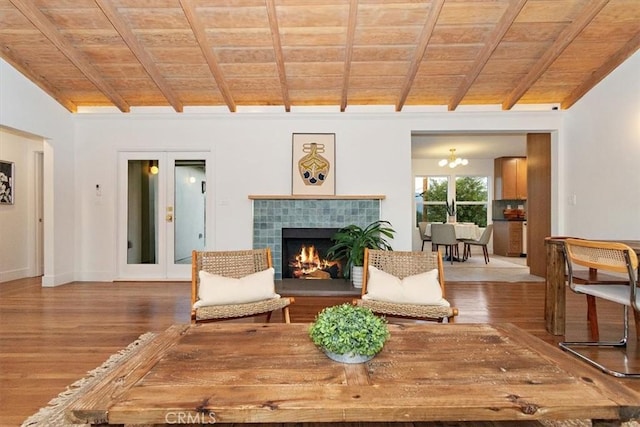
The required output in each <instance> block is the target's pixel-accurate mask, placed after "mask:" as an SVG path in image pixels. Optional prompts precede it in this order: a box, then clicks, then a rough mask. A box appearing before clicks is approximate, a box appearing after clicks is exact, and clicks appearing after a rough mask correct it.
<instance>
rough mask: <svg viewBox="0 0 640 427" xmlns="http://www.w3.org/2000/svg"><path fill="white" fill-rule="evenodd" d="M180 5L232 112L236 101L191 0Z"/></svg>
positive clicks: (181, 0)
mask: <svg viewBox="0 0 640 427" xmlns="http://www.w3.org/2000/svg"><path fill="white" fill-rule="evenodd" d="M180 6H182V10H183V12H184V15H185V16H186V17H187V21H189V25H190V26H191V30H192V31H193V34H194V35H195V37H196V41H197V42H198V45H199V46H200V50H201V51H202V54H203V55H204V58H205V60H206V61H207V65H208V66H209V70H210V71H211V74H212V75H213V79H214V80H215V81H216V84H217V85H218V90H220V93H221V94H222V98H223V99H224V102H225V104H227V108H228V109H229V111H231V112H232V113H235V112H236V109H237V107H236V102H235V101H234V99H233V96H232V95H231V90H230V89H229V85H228V84H227V81H226V79H225V78H224V74H223V72H222V70H221V69H220V66H219V65H218V60H217V59H216V57H215V55H214V54H213V46H211V45H210V44H209V41H208V40H207V33H206V30H205V28H204V25H202V22H201V21H200V18H198V14H197V13H196V10H195V8H194V6H193V2H192V0H180Z"/></svg>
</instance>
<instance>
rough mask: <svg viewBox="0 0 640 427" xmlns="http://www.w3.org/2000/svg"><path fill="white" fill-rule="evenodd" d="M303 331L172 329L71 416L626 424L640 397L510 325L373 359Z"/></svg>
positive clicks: (400, 341)
mask: <svg viewBox="0 0 640 427" xmlns="http://www.w3.org/2000/svg"><path fill="white" fill-rule="evenodd" d="M308 328H309V325H308V324H302V323H298V324H295V323H293V324H255V323H254V324H250V323H226V324H223V323H216V324H200V325H177V326H173V327H171V328H169V329H168V330H166V331H165V332H163V333H161V334H159V335H158V336H157V337H156V338H155V339H154V340H153V341H151V342H150V343H149V344H148V345H146V346H145V347H143V348H141V349H140V350H139V352H138V353H136V354H135V356H133V357H131V358H130V359H129V360H127V362H125V363H124V364H123V365H121V366H119V367H118V368H117V369H116V370H114V372H111V373H109V374H108V375H107V377H105V378H104V379H103V380H102V381H101V382H100V383H99V384H97V385H96V386H95V387H94V388H93V389H91V390H90V391H88V393H87V394H85V395H84V396H82V397H80V398H79V400H77V401H76V402H75V403H73V404H72V405H71V406H70V407H69V409H68V410H67V417H68V418H69V419H70V420H72V421H74V422H78V423H79V422H82V423H85V422H86V423H91V424H100V423H105V424H109V425H112V424H144V425H147V424H162V425H164V424H180V423H183V424H184V423H194V424H197V423H202V424H212V423H214V422H216V423H231V422H237V423H257V422H260V423H282V422H285V423H286V422H301V423H302V422H331V423H337V422H355V421H361V422H362V421H364V422H367V421H368V422H392V421H403V422H409V421H456V420H457V421H498V420H511V421H516V420H518V421H525V422H526V421H535V420H539V419H576V418H582V419H584V418H591V419H595V420H628V419H629V418H634V417H640V394H638V393H636V392H634V391H632V390H630V389H628V388H626V387H624V386H621V385H619V384H618V383H617V382H615V381H612V380H611V379H610V378H609V377H607V376H606V375H604V374H602V373H601V372H599V371H598V370H596V369H593V368H591V367H590V366H588V365H587V364H583V363H578V362H576V360H575V358H573V357H571V356H569V355H567V354H565V353H564V352H562V351H561V350H559V349H557V348H555V347H554V346H551V345H549V344H546V343H544V342H543V341H541V340H539V339H538V338H536V337H534V336H532V335H530V334H528V333H527V332H525V331H523V330H521V329H519V328H517V327H515V326H513V325H511V324H496V325H491V324H444V325H443V324H424V323H423V324H397V325H390V331H391V338H390V339H389V341H388V342H387V343H386V344H385V347H384V349H383V350H382V351H381V352H380V353H379V354H378V355H377V356H376V357H375V358H374V359H373V360H371V361H370V362H367V363H364V364H359V365H347V364H341V363H337V362H333V361H331V360H329V359H328V358H327V357H326V356H325V355H324V354H323V353H322V352H321V351H319V350H318V349H317V348H316V347H315V346H314V345H313V343H312V342H311V341H310V339H309V337H308V335H307V331H308Z"/></svg>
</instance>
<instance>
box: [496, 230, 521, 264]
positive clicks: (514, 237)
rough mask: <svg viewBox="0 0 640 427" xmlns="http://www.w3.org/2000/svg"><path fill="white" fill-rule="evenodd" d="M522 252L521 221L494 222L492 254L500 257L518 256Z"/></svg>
mask: <svg viewBox="0 0 640 427" xmlns="http://www.w3.org/2000/svg"><path fill="white" fill-rule="evenodd" d="M523 252H524V250H523V247H522V221H495V222H494V223H493V253H494V254H496V255H502V256H520V254H522V253H523Z"/></svg>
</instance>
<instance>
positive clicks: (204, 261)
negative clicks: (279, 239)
mask: <svg viewBox="0 0 640 427" xmlns="http://www.w3.org/2000/svg"><path fill="white" fill-rule="evenodd" d="M271 267H272V259H271V251H270V249H269V248H266V249H252V250H239V251H193V253H192V261H191V307H192V309H191V322H192V323H197V322H204V321H216V320H225V319H233V318H242V317H250V316H257V315H262V314H265V315H266V321H267V322H269V321H270V320H271V314H272V313H273V312H274V311H275V310H282V317H283V320H284V322H286V323H290V322H291V320H290V317H289V305H290V304H291V303H293V298H280V297H277V298H270V299H265V300H260V301H256V302H249V303H242V304H227V305H207V306H204V307H198V308H194V304H195V303H196V301H198V295H199V286H200V275H199V272H200V271H201V270H202V271H206V272H208V273H212V274H216V275H219V276H224V277H229V278H235V279H239V278H242V277H245V276H248V275H250V274H253V273H257V272H261V271H264V270H266V269H268V268H271Z"/></svg>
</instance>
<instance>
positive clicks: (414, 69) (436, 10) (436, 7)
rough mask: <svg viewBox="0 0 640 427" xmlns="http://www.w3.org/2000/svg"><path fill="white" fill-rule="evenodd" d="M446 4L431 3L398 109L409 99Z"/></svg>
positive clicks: (441, 2)
mask: <svg viewBox="0 0 640 427" xmlns="http://www.w3.org/2000/svg"><path fill="white" fill-rule="evenodd" d="M443 5H444V0H434V1H433V2H432V3H431V8H430V9H429V16H428V17H427V22H425V24H424V27H422V33H421V34H420V40H419V42H418V47H417V48H416V51H415V54H414V55H413V58H412V59H411V64H410V65H409V71H408V72H407V75H406V76H405V78H404V83H403V84H402V91H401V92H400V98H399V99H398V102H397V104H396V111H400V110H402V107H403V106H404V103H405V102H406V100H407V96H409V91H410V90H411V86H413V80H414V79H415V77H416V74H417V73H418V69H419V68H420V63H421V62H422V59H423V58H424V54H425V52H426V51H427V46H428V45H429V40H431V35H432V34H433V29H434V28H435V26H436V22H438V17H439V16H440V11H441V10H442V6H443Z"/></svg>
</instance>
